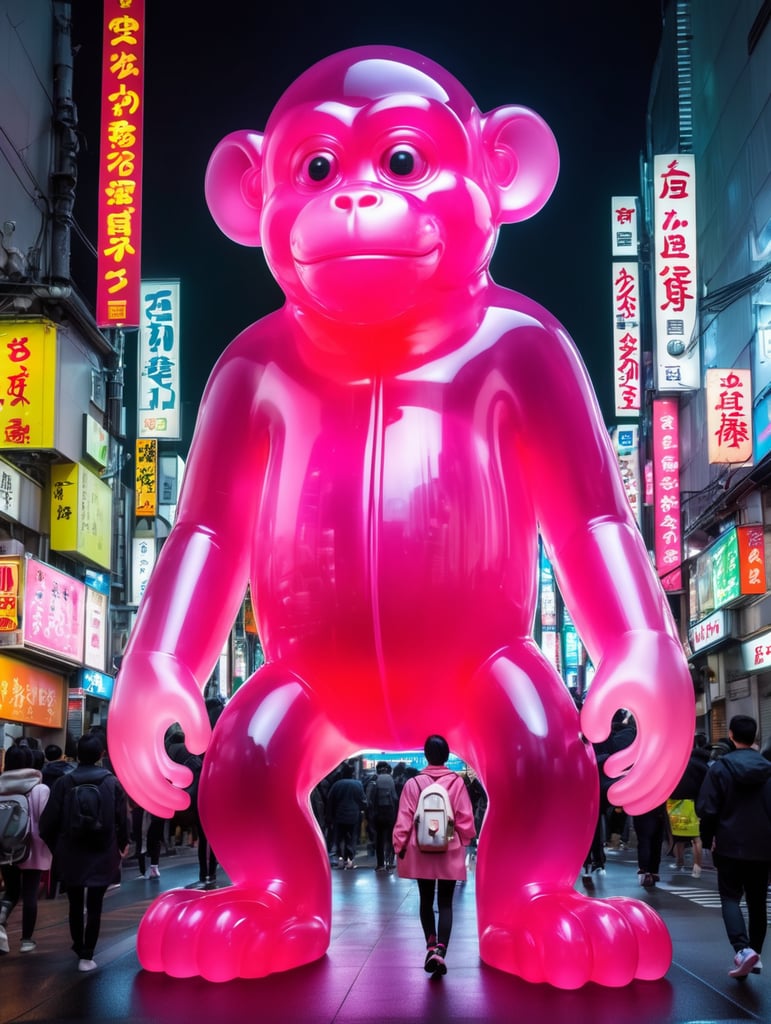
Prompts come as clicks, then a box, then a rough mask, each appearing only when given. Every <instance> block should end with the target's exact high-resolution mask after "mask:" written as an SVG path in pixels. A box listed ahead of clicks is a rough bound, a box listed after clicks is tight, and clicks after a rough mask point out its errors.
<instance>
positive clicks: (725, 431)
mask: <svg viewBox="0 0 771 1024" xmlns="http://www.w3.org/2000/svg"><path fill="white" fill-rule="evenodd" d="M706 384H707V388H706V391H707V435H708V450H709V461H710V463H717V462H731V463H734V462H736V463H746V462H751V461H752V381H751V374H750V371H749V370H714V369H713V370H707V373H706Z"/></svg>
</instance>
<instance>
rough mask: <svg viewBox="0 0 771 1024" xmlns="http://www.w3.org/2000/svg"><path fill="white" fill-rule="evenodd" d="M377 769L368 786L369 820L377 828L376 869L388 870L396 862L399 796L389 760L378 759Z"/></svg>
mask: <svg viewBox="0 0 771 1024" xmlns="http://www.w3.org/2000/svg"><path fill="white" fill-rule="evenodd" d="M375 771H376V773H377V774H376V775H375V778H374V779H373V780H372V782H371V783H370V784H369V786H368V788H367V820H368V821H369V823H370V824H371V825H372V826H374V829H375V870H376V871H388V870H389V869H390V868H392V867H393V862H394V850H393V843H392V841H391V836H392V833H393V830H394V824H395V822H396V809H397V807H398V806H399V798H398V796H397V795H396V786H395V785H394V779H393V775H392V774H391V765H390V764H389V763H388V761H378V763H377V765H376V767H375Z"/></svg>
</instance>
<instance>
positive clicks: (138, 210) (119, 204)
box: [96, 0, 145, 327]
mask: <svg viewBox="0 0 771 1024" xmlns="http://www.w3.org/2000/svg"><path fill="white" fill-rule="evenodd" d="M144 31H145V0H104V34H103V51H102V114H101V145H100V150H99V205H98V220H99V223H98V242H97V245H98V252H97V287H96V322H97V325H98V326H99V327H138V326H139V283H140V253H141V244H140V243H141V227H142V116H143V113H144Z"/></svg>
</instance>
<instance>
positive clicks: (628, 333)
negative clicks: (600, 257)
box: [613, 263, 642, 416]
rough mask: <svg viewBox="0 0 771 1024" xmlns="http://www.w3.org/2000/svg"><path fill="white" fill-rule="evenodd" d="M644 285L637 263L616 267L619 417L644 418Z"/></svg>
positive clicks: (615, 363) (615, 348) (615, 346)
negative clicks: (642, 371) (641, 293)
mask: <svg viewBox="0 0 771 1024" xmlns="http://www.w3.org/2000/svg"><path fill="white" fill-rule="evenodd" d="M641 351H642V349H641V343H640V282H639V277H638V273H637V264H636V263H614V264H613V378H614V383H615V396H616V415H617V416H639V415H640V392H641V380H640V365H641V355H640V353H641Z"/></svg>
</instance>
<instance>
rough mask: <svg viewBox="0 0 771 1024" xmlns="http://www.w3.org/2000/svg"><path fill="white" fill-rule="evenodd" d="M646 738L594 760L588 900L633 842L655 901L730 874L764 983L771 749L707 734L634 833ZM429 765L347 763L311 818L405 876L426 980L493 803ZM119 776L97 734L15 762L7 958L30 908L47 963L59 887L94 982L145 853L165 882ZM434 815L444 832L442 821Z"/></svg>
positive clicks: (7, 784)
mask: <svg viewBox="0 0 771 1024" xmlns="http://www.w3.org/2000/svg"><path fill="white" fill-rule="evenodd" d="M219 711H221V707H219V708H218V709H214V710H213V718H214V721H216V717H217V716H218V713H219ZM634 738H635V723H634V719H633V718H632V716H631V715H629V714H628V712H625V711H619V712H618V714H617V715H616V716H615V717H614V720H613V725H612V729H611V733H610V735H609V737H608V740H607V741H606V742H605V743H604V744H598V745H597V746H596V748H595V753H596V758H597V764H598V768H599V771H600V813H599V817H598V821H597V823H596V829H595V835H594V839H593V842H592V846H591V849H590V850H589V851H588V854H587V858H586V863H585V865H584V879H583V881H584V884H585V886H586V887H587V888H593V882H592V876H593V874H594V873H595V872H597V871H600V872H602V871H604V866H605V864H606V859H607V853H608V851H609V850H612V849H614V848H619V846H620V845H621V841H620V837H622V836H623V837H624V838H625V839H626V840H627V841H631V836H632V834H633V835H634V839H635V841H636V845H637V868H638V878H639V882H640V884H641V886H643V888H652V887H654V886H655V884H656V883H657V882H658V881H659V880H660V861H661V859H662V857H664V856H669V857H672V858H674V860H675V864H674V867H675V869H676V870H677V869H682V868H684V867H685V857H686V854H687V852H688V851H689V850H690V851H691V856H692V865H691V874H692V876H693V877H694V878H697V879H698V878H699V877H700V876H701V874H702V871H703V869H704V867H705V855H707V854H708V855H709V856H710V858H711V861H712V866H714V868H715V869H716V871H717V883H718V893H719V896H720V901H721V909H722V916H723V921H724V926H725V931H726V935H727V938H728V941H729V942H730V944H731V946H732V947H733V949H734V960H733V963H732V964H731V967H730V969H729V974H730V975H731V977H734V978H739V979H744V978H746V977H747V976H748V975H750V974H759V973H760V972H761V971H762V961H761V953H762V948H763V943H764V938H765V934H766V930H767V910H766V900H767V894H768V890H769V882H770V881H771V878H770V875H769V872H770V871H771V743H767V744H766V746H765V747H764V748H763V751H762V752H760V751H759V750H758V749H757V745H756V738H757V723H756V722H755V720H754V719H753V718H751V717H750V716H747V715H736V716H734V717H733V718H732V719H731V722H730V725H729V730H728V736H727V737H725V738H723V739H721V740H720V741H717V742H715V743H713V744H712V745H709V744H708V743H707V739H706V737H705V736H704V735H703V734H697V735H696V736H695V737H694V744H693V750H692V752H691V756H690V758H689V761H688V764H687V766H686V768H685V771H684V773H683V775H682V778H681V779H680V780H679V781H678V783H677V785H676V786H675V787H674V788H673V790H672V794H671V796H670V799H669V800H668V801H667V802H666V804H664V805H661V806H659V807H656V808H653V809H652V810H651V811H649V812H647V813H645V814H637V815H635V816H634V817H630V816H628V815H626V813H625V812H624V809H623V807H617V806H614V805H613V803H612V801H610V800H609V796H608V790H609V787H610V785H611V781H612V780H611V779H609V778H608V777H607V775H606V774H605V772H604V770H603V768H604V765H605V763H606V762H607V759H608V757H609V756H610V755H611V754H614V753H617V752H619V751H623V750H625V749H626V748H627V747H629V746H630V745H631V744H632V742H633V741H634ZM167 752H168V753H169V756H170V757H171V759H172V760H174V761H177V762H178V763H181V764H185V765H187V766H188V767H190V769H191V775H192V781H191V784H190V786H189V789H188V791H189V793H190V795H191V801H192V803H191V821H192V827H191V842H197V844H198V847H199V849H198V859H199V886H200V887H207V888H208V887H211V886H212V884H213V883H214V881H215V876H216V870H217V860H216V855H215V853H214V851H213V850H211V848H210V847H209V845H208V843H207V841H206V837H205V833H204V830H203V828H202V827H201V823H200V818H199V817H198V813H197V785H198V778H199V777H200V772H201V768H202V759H201V758H200V757H196V756H195V755H191V754H190V752H189V751H188V750H187V748H186V747H185V744H184V734H183V733H182V732H181V730H179V729H178V728H174V729H172V730H170V732H169V734H168V736H167ZM424 756H425V759H426V761H427V766H426V767H425V768H423V770H422V771H418V770H417V769H416V768H412V767H408V766H407V765H405V764H404V763H403V762H401V763H399V764H397V765H396V766H395V767H392V765H391V764H390V763H389V762H388V761H385V760H381V761H379V762H378V763H377V765H376V768H375V771H374V773H367V772H364V773H363V772H362V771H361V765H360V764H357V763H356V762H354V761H344V762H342V763H341V764H340V765H339V766H338V768H337V769H336V770H335V771H334V772H332V773H331V774H330V775H329V776H328V777H326V778H325V779H322V780H321V782H320V783H319V784H318V785H317V786H316V787H315V789H314V791H313V793H312V794H311V805H312V808H313V811H314V814H315V815H316V818H317V820H318V823H319V826H320V828H321V830H322V833H323V835H324V837H325V840H326V844H327V850H328V853H329V857H330V862H331V864H332V865H333V866H336V867H340V868H342V869H344V870H349V869H353V868H354V867H356V858H357V850H358V848H359V847H360V846H361V845H362V844H363V843H364V844H366V845H367V847H368V852H371V853H372V854H374V857H375V870H376V871H377V872H383V873H385V872H388V871H390V870H392V869H394V868H396V870H397V872H398V874H399V876H400V877H402V878H410V879H414V880H416V881H417V887H418V894H419V917H420V924H421V928H422V930H423V934H424V937H425V941H426V957H425V963H424V966H425V970H426V971H427V972H428V973H429V974H431V975H433V976H441V975H442V974H444V973H445V972H446V970H447V964H446V954H447V947H448V944H449V940H450V934H451V930H452V902H453V893H454V890H455V887H456V884H457V882H458V881H462V880H463V879H465V877H466V865H467V861H468V856H469V853H472V854H473V848H474V845H475V843H476V837H477V835H478V833H479V831H480V829H481V826H482V822H483V819H484V814H485V810H486V807H487V795H486V793H485V790H484V787H483V785H482V783H481V780H479V779H478V778H477V777H476V775H475V773H474V772H473V771H472V770H470V769H468V770H466V771H465V772H463V773H457V772H453V771H450V770H449V769H448V768H447V761H448V759H449V756H450V750H449V746H448V745H447V742H446V740H445V739H444V738H443V737H441V736H438V735H434V736H429V737H428V739H427V740H426V743H425V747H424ZM107 763H109V762H108V760H107V758H106V738H105V736H104V733H103V732H101V731H100V730H98V729H94V730H91V731H89V732H88V733H85V734H84V735H83V736H82V737H81V738H80V740H79V741H78V743H77V758H76V759H75V760H74V759H72V758H68V757H66V756H65V755H64V753H63V752H62V750H61V748H60V747H58V746H56V745H55V744H51V745H49V746H48V747H47V748H46V749H45V751H41V750H39V749H36V748H35V745H34V744H33V743H30V742H29V741H27V740H21V741H17V742H16V743H14V744H13V745H12V746H11V747H9V748H8V749H7V750H6V751H5V752H4V764H3V770H2V772H1V773H0V800H2V799H3V798H4V797H6V796H8V795H10V794H22V795H23V796H24V798H25V800H26V805H27V806H28V809H29V821H30V836H29V840H28V845H27V848H26V849H25V850H24V852H23V854H21V853H18V852H16V853H14V855H13V856H11V855H9V854H5V853H4V854H3V862H2V863H0V870H1V872H2V891H0V956H2V955H3V954H7V953H8V952H10V944H9V938H8V931H7V923H8V921H9V919H10V918H11V915H12V914H13V913H14V912H15V911H16V908H17V906H18V905H19V904H21V939H20V944H19V951H20V952H21V953H31V952H33V951H34V950H35V948H36V942H35V938H34V932H35V925H36V922H37V915H38V900H39V898H40V896H41V895H42V894H45V895H47V896H48V897H49V898H53V896H55V895H56V891H57V886H58V887H59V888H60V890H61V891H62V892H63V893H65V894H66V897H67V900H68V904H69V914H68V922H69V931H70V938H71V941H72V950H73V952H74V953H75V955H76V958H77V966H78V970H80V971H92V970H94V969H95V968H96V966H97V964H96V961H95V959H94V955H95V950H96V946H97V942H98V938H99V932H100V925H101V915H102V906H103V900H104V896H105V893H106V892H107V890H108V888H109V887H110V886H113V885H115V884H117V883H119V882H120V879H121V866H122V862H123V860H124V859H125V858H126V856H127V854H128V852H129V849H130V847H131V845H132V844H133V848H134V851H135V853H136V859H137V866H138V870H139V878H148V877H149V878H150V879H152V878H158V877H159V875H160V868H159V866H158V865H159V859H160V853H161V848H162V845H163V843H164V841H166V842H168V839H167V838H166V832H165V829H166V828H167V827H168V823H167V822H166V820H165V819H163V818H158V817H155V816H153V815H150V814H148V813H147V812H146V811H145V810H144V809H143V808H142V807H140V806H138V805H136V804H134V803H133V802H132V801H130V800H129V799H128V797H127V795H126V793H125V792H124V790H123V787H122V786H121V784H120V782H119V780H118V779H117V778H116V776H115V775H114V774H113V773H112V772H111V771H110V770H109V768H107V767H105V766H104V765H105V764H107ZM435 783H440V785H441V787H442V788H443V791H444V794H445V797H448V803H447V805H446V806H447V807H448V808H449V811H450V817H451V819H452V820H451V823H450V824H449V825H448V826H447V834H446V837H445V839H444V842H445V845H444V846H442V847H441V848H440V849H437V848H433V847H426V846H425V845H421V834H420V829H419V825H418V822H419V820H420V818H421V815H424V816H425V813H426V812H425V809H424V808H423V799H424V797H423V791H424V790H425V789H427V788H433V784H435ZM92 792H96V793H97V794H98V796H97V797H96V798H95V799H96V801H97V802H96V805H95V806H96V808H97V810H95V811H93V812H90V809H89V808H88V800H90V799H92V797H91V796H90V795H88V794H90V793H92ZM86 797H88V798H87V799H86ZM84 801H85V802H84ZM434 806H436V805H434ZM84 807H86V808H87V810H86V811H84ZM89 813H91V817H92V818H93V819H95V820H96V825H95V826H93V829H94V831H93V832H88V831H87V832H84V831H83V828H84V827H85V828H91V827H92V826H91V825H86V826H84V824H83V822H84V820H86V819H87V818H88V814H89ZM431 813H432V814H433V813H436V814H437V821H441V820H442V819H441V811H438V812H433V811H432V812H431ZM445 824H447V823H446V822H445ZM443 827H444V826H443ZM614 839H615V840H619V841H618V842H614ZM423 842H425V838H424V839H423ZM428 850H430V852H428ZM745 907H746V917H745V909H744V908H745Z"/></svg>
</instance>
